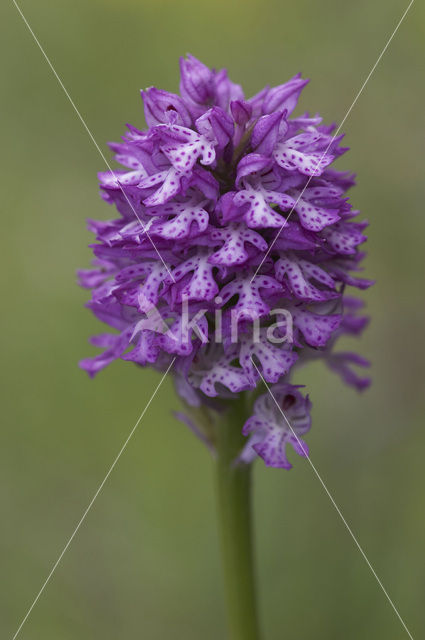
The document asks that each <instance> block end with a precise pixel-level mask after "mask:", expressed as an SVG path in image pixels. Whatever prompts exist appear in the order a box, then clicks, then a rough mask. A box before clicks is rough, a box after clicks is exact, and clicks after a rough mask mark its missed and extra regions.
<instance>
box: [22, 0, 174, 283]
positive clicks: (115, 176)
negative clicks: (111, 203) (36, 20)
mask: <svg viewBox="0 0 425 640" xmlns="http://www.w3.org/2000/svg"><path fill="white" fill-rule="evenodd" d="M12 2H13V4H14V5H15V7H16V9H17V10H18V12H19V15H20V16H21V18H22V20H23V21H24V23H25V25H26V26H27V28H28V31H29V32H30V33H31V35H32V37H33V38H34V41H35V43H36V44H37V46H38V48H39V49H40V51H41V53H42V54H43V56H44V59H45V60H46V62H47V64H48V65H49V67H50V69H51V70H52V72H53V75H54V76H55V78H56V80H57V81H58V82H59V84H60V86H61V88H62V89H63V92H64V93H65V95H66V97H67V98H68V100H69V102H70V103H71V105H72V107H73V109H74V111H75V113H76V114H77V116H78V118H79V119H80V121H81V124H82V125H83V127H84V129H85V130H86V131H87V133H88V135H89V137H90V139H91V141H92V142H93V144H94V146H95V147H96V149H97V150H98V152H99V154H100V156H101V158H102V160H103V161H104V163H105V164H106V166H107V167H108V169H109V171H110V172H111V173H112V175H113V177H114V178H115V180H116V181H117V184H118V186H119V188H120V189H121V191H122V194H123V196H124V198H125V199H126V200H127V203H128V205H129V206H130V208H131V209H132V211H133V213H134V215H135V216H136V218H137V220H138V221H139V222H140V224H141V225H142V229H143V232H144V233H145V235H146V237H147V238H148V239H149V241H150V243H151V245H152V247H153V248H154V250H155V252H156V254H157V256H158V258H159V259H160V260H161V262H162V264H163V265H164V267H165V268H166V270H167V271H168V274H169V276H170V277H171V279H172V281H173V282H175V278H174V276H173V274H172V273H171V271H170V269H169V268H168V266H167V264H166V263H165V262H164V259H163V258H162V256H161V254H160V252H159V251H158V249H157V247H156V245H155V243H154V241H153V240H152V238H151V236H150V235H149V233H148V229H147V226H146V225H145V224H144V223H143V221H142V220H141V218H140V217H139V216H138V214H137V211H136V210H135V208H134V207H133V205H132V204H131V202H130V200H129V198H128V196H127V194H126V193H125V191H124V189H123V187H122V185H121V183H120V181H119V179H118V177H117V175H116V174H115V172H114V170H113V169H112V168H111V166H110V164H109V162H108V161H107V159H106V157H105V154H104V153H103V151H102V150H101V148H100V147H99V145H98V144H97V142H96V140H95V138H94V136H93V134H92V132H91V131H90V129H89V128H88V126H87V124H86V122H85V120H84V118H83V116H82V115H81V113H80V112H79V110H78V108H77V106H76V105H75V103H74V101H73V99H72V98H71V96H70V95H69V93H68V91H67V89H66V87H65V85H64V84H63V82H62V80H61V78H60V77H59V75H58V73H57V72H56V69H55V68H54V66H53V64H52V63H51V61H50V58H49V57H48V55H47V53H46V52H45V51H44V49H43V47H42V46H41V44H40V42H39V40H38V38H37V36H36V35H35V33H34V31H33V30H32V29H31V26H30V25H29V23H28V20H27V19H26V17H25V16H24V14H23V13H22V11H21V9H20V7H19V5H18V3H17V2H16V0H12Z"/></svg>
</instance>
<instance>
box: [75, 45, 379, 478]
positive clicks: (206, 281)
mask: <svg viewBox="0 0 425 640" xmlns="http://www.w3.org/2000/svg"><path fill="white" fill-rule="evenodd" d="M180 69H181V83H180V96H178V95H176V94H173V93H169V92H167V91H163V90H159V89H156V88H153V87H151V88H149V89H147V90H146V91H143V92H142V98H143V101H144V108H145V118H146V122H147V125H148V129H147V130H145V131H139V130H138V129H136V128H134V127H129V130H128V132H127V133H126V134H125V135H124V136H123V140H122V142H120V143H118V144H112V145H111V148H112V149H113V150H114V152H115V153H116V159H117V161H118V162H119V163H120V164H121V165H122V166H123V167H124V169H118V170H116V171H112V172H111V171H108V172H103V173H101V174H99V179H100V186H101V193H102V197H103V198H104V200H105V201H106V202H107V203H108V204H112V205H114V206H115V207H116V209H117V211H118V213H119V216H118V218H117V219H114V220H112V221H110V222H93V221H91V222H90V229H91V230H92V231H93V232H94V233H95V234H96V244H95V245H93V250H94V254H95V256H96V257H95V259H94V263H93V268H92V269H91V270H84V271H80V272H79V277H80V283H81V285H82V286H83V287H86V288H89V289H92V299H91V301H90V303H89V304H88V306H89V308H90V309H91V310H92V311H93V313H94V314H95V315H96V317H98V318H99V319H100V320H102V322H104V323H106V324H108V325H109V326H110V327H112V328H113V329H114V330H115V333H111V334H102V335H101V336H97V337H95V338H93V339H92V342H93V344H95V345H96V346H98V347H101V348H103V349H104V351H103V353H102V354H101V355H98V356H96V357H94V358H89V359H85V360H83V361H82V362H81V367H82V368H83V369H85V370H86V371H87V372H88V373H89V374H90V375H91V376H94V375H95V374H96V373H97V372H98V371H99V370H100V369H102V368H104V367H106V366H107V365H108V364H110V363H111V362H112V361H113V360H116V359H118V358H122V359H124V360H129V361H131V362H134V363H136V364H138V365H140V366H151V367H154V368H156V369H158V370H161V371H165V370H166V369H167V367H168V366H169V365H170V363H171V362H172V361H174V360H175V362H174V364H173V367H172V369H171V374H172V375H173V376H174V379H175V383H176V389H177V392H178V393H179V395H180V396H181V397H182V399H183V400H184V402H185V403H186V404H187V405H188V406H189V407H191V410H197V409H199V407H207V409H208V411H211V412H217V414H218V415H219V412H220V411H222V410H223V407H226V406H228V405H229V403H232V402H234V401H235V400H236V399H237V397H238V396H240V395H241V394H247V397H248V398H252V402H251V411H252V415H251V416H250V417H248V419H247V421H246V422H245V425H243V424H240V425H239V428H240V430H243V434H244V435H245V436H247V444H246V447H245V448H244V450H243V452H242V454H241V458H240V459H241V460H242V461H244V462H251V461H252V460H253V458H255V457H257V456H260V457H262V458H263V459H264V461H265V463H266V464H267V465H269V466H272V467H281V468H290V466H291V464H290V463H289V461H288V458H287V453H286V449H287V445H288V444H290V445H291V446H292V447H293V448H294V449H295V451H296V452H297V453H298V454H300V455H301V456H306V455H308V453H307V451H308V450H307V445H306V444H305V443H304V442H303V441H301V440H299V439H298V437H295V436H294V433H292V432H291V430H290V428H289V426H288V424H287V423H286V422H285V418H284V415H283V414H282V412H281V411H280V409H279V407H280V408H281V409H282V411H283V412H284V414H285V415H286V416H287V419H288V420H289V422H290V423H291V424H292V426H293V431H294V432H295V433H296V434H299V435H300V436H301V435H302V436H304V434H305V433H306V432H307V431H308V430H309V428H310V424H311V418H310V408H311V403H310V401H309V399H308V396H306V397H304V396H303V395H302V393H301V391H300V390H299V387H295V386H294V385H292V384H291V382H290V377H291V372H292V369H293V367H295V366H296V367H299V366H301V365H302V364H304V363H307V362H308V361H309V360H311V359H312V358H322V359H323V361H324V362H325V363H326V364H327V365H328V366H329V367H330V368H331V369H332V370H333V371H335V372H337V373H338V374H339V375H340V376H341V377H342V379H343V380H344V381H345V382H346V383H347V384H349V385H352V386H354V387H355V388H357V389H363V388H365V387H366V386H367V385H368V384H369V380H368V379H367V378H365V377H361V376H359V375H358V374H357V373H356V372H355V371H353V369H352V366H353V365H354V366H360V367H365V366H367V365H368V362H367V361H366V360H365V359H364V358H362V357H360V356H358V355H356V354H352V353H346V352H341V353H338V352H335V351H334V344H335V342H336V339H337V338H338V337H339V336H340V335H342V334H344V333H351V334H353V335H358V334H359V333H360V331H361V330H362V329H363V328H364V326H365V324H366V319H365V318H364V317H362V316H361V315H358V312H359V311H361V308H360V306H359V305H358V304H357V303H356V302H355V301H354V302H353V299H352V298H348V297H346V295H345V288H346V286H354V287H358V288H359V289H364V288H366V287H368V286H370V285H371V284H372V282H371V281H369V280H365V279H361V278H357V277H355V276H353V275H352V272H358V271H359V263H360V261H361V260H362V258H363V253H361V252H360V251H359V245H361V244H362V243H363V242H364V241H365V239H366V237H365V235H364V233H363V232H364V229H365V227H366V226H367V223H365V222H357V221H354V220H353V219H354V217H355V216H356V215H357V213H358V212H357V211H355V210H353V209H352V207H351V204H350V203H349V201H348V198H347V196H346V192H347V190H348V189H349V188H350V187H351V186H352V185H353V184H354V180H353V178H352V176H351V175H350V174H347V173H346V172H341V171H337V170H335V169H332V168H331V165H332V163H333V162H334V160H335V159H336V158H338V157H339V156H340V155H341V154H342V153H344V152H345V151H346V148H342V147H340V141H341V139H340V137H338V138H334V137H332V131H333V128H332V127H324V126H322V125H321V120H320V118H319V117H318V116H315V117H310V116H309V115H308V114H305V115H302V116H295V117H294V116H293V115H292V114H293V111H294V109H295V107H296V104H297V101H298V99H299V97H300V94H301V91H302V90H303V88H304V87H305V85H306V84H307V82H308V81H306V80H303V79H302V78H301V77H300V76H295V77H293V78H292V79H290V80H289V81H288V82H286V83H285V84H282V85H280V86H278V87H274V88H268V87H267V88H265V89H263V90H262V91H261V92H260V93H259V94H257V95H256V96H254V97H253V98H250V99H245V97H244V94H243V91H242V89H241V87H240V86H239V85H236V84H234V83H233V82H231V81H230V80H229V78H228V76H227V73H226V71H225V70H221V71H215V70H212V69H209V68H208V67H206V66H205V65H204V64H202V63H201V62H200V61H198V60H197V59H196V58H194V57H193V56H188V57H187V59H182V60H181V62H180ZM273 309H280V310H282V309H283V310H286V311H287V312H288V314H290V319H291V322H292V323H293V327H292V331H291V336H290V338H288V335H287V329H288V323H289V319H288V317H286V318H285V320H281V322H279V323H277V325H278V326H277V327H276V326H275V327H274V328H275V329H276V328H277V331H275V332H274V334H273V335H274V336H276V335H277V334H279V335H280V336H282V334H283V333H285V331H286V338H287V339H286V340H283V341H280V342H279V343H278V344H276V341H275V342H273V340H272V339H271V337H270V336H271V333H270V332H269V330H270V329H271V328H272V325H273V323H274V324H275V325H276V323H275V318H274V317H273V315H272V311H273ZM154 312H155V314H156V315H159V317H160V318H161V319H162V320H163V322H162V324H161V322H159V323H158V322H157V321H156V320H155V321H153V320H152V313H154ZM184 314H186V315H184ZM235 315H236V316H237V320H236V328H237V329H238V330H239V334H238V337H237V339H236V340H233V339H232V337H233V333H234V329H235V322H234V317H235ZM155 317H156V316H155ZM184 318H186V320H187V323H188V326H189V329H187V327H186V331H184V330H183V329H182V327H183V324H184V322H183V320H184ZM218 318H219V319H218ZM285 322H286V324H285ZM254 325H256V326H257V328H258V332H257V334H255V332H253V331H250V330H251V329H252V328H253V327H254ZM164 326H165V329H164ZM161 327H162V328H161ZM218 328H219V329H220V332H219V336H217V333H218ZM279 332H280V333H279ZM254 363H255V366H254ZM261 378H264V380H265V381H266V382H267V383H269V384H270V385H271V392H272V394H273V395H274V397H275V398H276V400H277V402H278V404H279V407H278V406H275V404H274V403H273V399H272V398H271V397H270V395H269V394H268V392H266V393H262V394H261V395H258V392H257V388H258V389H260V388H261V384H262V380H261ZM254 397H256V400H255V403H254V401H253V400H254ZM184 420H185V421H186V422H187V423H190V424H193V423H194V420H193V419H192V418H184ZM198 428H199V429H202V426H199V427H198V425H197V426H196V428H194V429H193V430H194V431H198ZM202 439H203V440H205V441H207V442H208V443H209V445H211V444H213V443H211V441H210V440H209V434H207V432H206V431H205V432H202Z"/></svg>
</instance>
